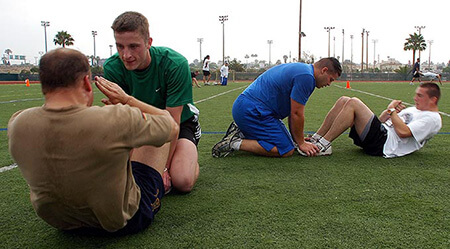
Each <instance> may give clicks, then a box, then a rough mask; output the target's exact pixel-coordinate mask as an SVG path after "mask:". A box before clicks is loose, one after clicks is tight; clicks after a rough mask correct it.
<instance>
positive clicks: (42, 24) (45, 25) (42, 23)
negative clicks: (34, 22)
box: [41, 21, 50, 53]
mask: <svg viewBox="0 0 450 249" xmlns="http://www.w3.org/2000/svg"><path fill="white" fill-rule="evenodd" d="M41 26H43V27H44V34H45V52H46V53H47V27H48V26H50V22H47V21H41Z"/></svg>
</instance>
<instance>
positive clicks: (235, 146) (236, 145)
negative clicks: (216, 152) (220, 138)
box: [231, 139, 242, 150]
mask: <svg viewBox="0 0 450 249" xmlns="http://www.w3.org/2000/svg"><path fill="white" fill-rule="evenodd" d="M241 144H242V139H236V140H235V141H233V142H232V143H231V148H232V149H233V150H239V148H241Z"/></svg>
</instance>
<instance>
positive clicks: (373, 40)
mask: <svg viewBox="0 0 450 249" xmlns="http://www.w3.org/2000/svg"><path fill="white" fill-rule="evenodd" d="M372 42H373V70H374V71H375V61H376V60H375V58H376V53H375V45H376V44H377V42H378V40H377V39H372Z"/></svg>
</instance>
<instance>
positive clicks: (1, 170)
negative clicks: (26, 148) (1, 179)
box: [0, 163, 17, 173]
mask: <svg viewBox="0 0 450 249" xmlns="http://www.w3.org/2000/svg"><path fill="white" fill-rule="evenodd" d="M15 168H17V163H13V164H11V165H9V166H5V167H1V168H0V173H3V172H5V171H8V170H12V169H15Z"/></svg>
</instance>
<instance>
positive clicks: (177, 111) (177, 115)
mask: <svg viewBox="0 0 450 249" xmlns="http://www.w3.org/2000/svg"><path fill="white" fill-rule="evenodd" d="M167 111H168V112H169V113H170V115H171V116H172V118H173V119H174V120H175V122H176V123H177V126H180V121H181V112H182V111H183V106H177V107H167ZM178 135H179V134H178V133H177V139H174V140H172V142H171V143H170V152H169V158H168V159H167V164H166V168H168V169H169V168H170V165H171V163H172V158H173V153H174V152H175V148H176V146H177V141H178Z"/></svg>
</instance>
